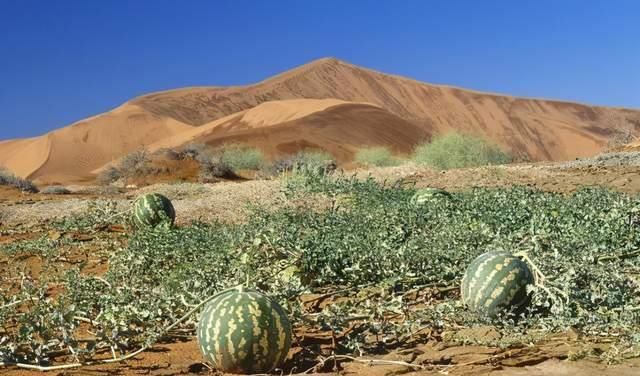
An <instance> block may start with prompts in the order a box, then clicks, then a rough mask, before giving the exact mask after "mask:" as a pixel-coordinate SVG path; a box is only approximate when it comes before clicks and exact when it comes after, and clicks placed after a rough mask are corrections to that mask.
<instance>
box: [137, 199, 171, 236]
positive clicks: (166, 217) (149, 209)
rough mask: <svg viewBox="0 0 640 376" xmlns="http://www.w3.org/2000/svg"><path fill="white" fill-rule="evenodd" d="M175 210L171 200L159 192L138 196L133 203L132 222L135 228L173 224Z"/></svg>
mask: <svg viewBox="0 0 640 376" xmlns="http://www.w3.org/2000/svg"><path fill="white" fill-rule="evenodd" d="M175 219H176V212H175V210H174V208H173V205H172V204H171V201H170V200H169V199H168V198H166V197H165V196H163V195H161V194H159V193H149V194H146V195H143V196H140V197H138V198H137V199H136V201H135V202H134V203H133V216H132V221H133V224H134V225H135V226H136V227H137V228H142V227H156V226H167V227H171V226H173V223H174V221H175Z"/></svg>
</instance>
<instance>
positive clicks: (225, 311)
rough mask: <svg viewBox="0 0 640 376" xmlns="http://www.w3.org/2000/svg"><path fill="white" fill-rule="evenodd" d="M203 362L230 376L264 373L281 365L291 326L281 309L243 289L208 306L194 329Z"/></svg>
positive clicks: (253, 291)
mask: <svg viewBox="0 0 640 376" xmlns="http://www.w3.org/2000/svg"><path fill="white" fill-rule="evenodd" d="M196 334H197V337H198V344H199V345H200V350H201V351H202V355H203V356H204V357H205V359H206V360H207V361H208V362H210V363H211V364H213V365H214V366H215V367H216V368H217V369H219V370H220V371H223V372H229V373H244V374H252V373H267V372H270V371H272V370H273V369H274V368H276V367H277V366H279V365H280V364H282V362H283V361H284V360H285V358H286V357H287V354H288V352H289V348H290V347H291V324H290V323H289V319H288V318H287V315H286V313H285V311H284V310H283V309H282V307H280V305H279V304H278V303H276V302H274V301H272V300H271V299H269V298H268V297H267V296H265V295H264V294H262V293H260V292H258V291H255V290H251V289H244V288H242V287H239V288H234V289H230V290H227V291H225V292H222V293H221V294H220V295H218V296H217V297H215V298H214V299H213V300H212V301H210V302H209V303H207V304H206V305H205V307H204V309H203V311H202V313H201V315H200V319H199V321H198V328H197V333H196Z"/></svg>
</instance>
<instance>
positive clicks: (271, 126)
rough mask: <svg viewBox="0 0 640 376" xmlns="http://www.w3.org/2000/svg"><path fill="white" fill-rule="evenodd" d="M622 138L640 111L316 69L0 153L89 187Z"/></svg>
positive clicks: (325, 63)
mask: <svg viewBox="0 0 640 376" xmlns="http://www.w3.org/2000/svg"><path fill="white" fill-rule="evenodd" d="M381 119H384V121H386V122H387V125H386V127H385V126H383V125H382V124H381V122H382V120H381ZM629 127H631V128H632V130H633V132H634V134H637V133H638V131H640V111H638V110H631V109H622V108H613V107H603V106H591V105H586V104H580V103H573V102H563V101H557V100H544V99H527V98H516V97H512V96H507V95H499V94H493V93H482V92H478V91H472V90H465V89H460V88H456V87H451V86H444V85H432V84H428V83H423V82H419V81H416V80H412V79H409V78H405V77H401V76H396V75H389V74H384V73H380V72H376V71H373V70H370V69H366V68H361V67H358V66H355V65H352V64H349V63H346V62H343V61H340V60H337V59H333V58H325V59H320V60H317V61H314V62H311V63H309V64H305V65H303V66H300V67H297V68H295V69H292V70H290V71H287V72H284V73H281V74H278V75H276V76H273V77H271V78H268V79H265V80H263V81H261V82H258V83H256V84H253V85H246V86H233V87H205V86H203V87H191V88H184V89H176V90H168V91H163V92H157V93H151V94H148V95H144V96H141V97H138V98H135V99H133V100H131V101H129V102H127V103H125V104H123V105H122V106H120V107H118V108H116V109H114V110H112V111H109V112H106V113H104V114H100V115H97V116H93V117H91V118H87V119H84V120H82V121H79V122H77V123H74V124H72V125H70V126H68V127H65V128H61V129H58V130H55V131H53V132H50V133H48V134H46V135H43V136H40V137H35V138H30V139H22V140H10V141H4V142H0V165H3V166H5V167H7V168H9V169H10V170H12V171H14V172H15V173H16V174H18V175H20V176H23V177H29V178H32V179H36V180H38V181H44V182H50V181H56V182H61V183H64V182H71V181H74V182H75V181H88V180H91V179H93V177H94V176H95V173H96V172H97V171H100V169H102V168H104V166H105V165H108V164H109V163H113V162H114V161H117V160H118V159H119V158H121V157H122V156H123V155H125V154H127V153H129V152H131V151H133V150H135V149H138V148H140V147H143V146H144V147H148V148H151V149H156V148H160V147H177V146H180V145H184V144H185V143H188V142H207V143H211V144H218V143H221V142H232V141H235V142H246V143H249V144H251V145H253V146H256V147H258V148H260V149H262V150H263V151H265V153H266V154H267V155H269V156H270V157H277V156H279V155H282V154H283V153H285V152H292V151H295V150H297V149H301V148H305V147H319V148H324V149H325V150H327V151H329V152H332V153H334V154H336V156H337V158H339V159H343V160H347V159H348V158H350V157H351V156H352V155H353V153H354V150H356V149H357V148H359V147H362V146H373V145H385V146H389V147H390V148H392V149H394V150H396V151H397V152H398V153H407V152H408V151H410V149H411V148H413V147H414V146H415V144H417V143H418V142H422V141H425V140H428V139H429V138H430V137H432V136H433V135H434V134H440V133H444V132H448V131H452V130H455V131H460V132H465V133H471V134H475V135H479V136H482V137H485V138H487V139H489V140H491V141H493V142H495V143H497V144H499V145H500V146H502V147H503V148H505V149H507V150H508V151H511V152H513V153H516V154H519V155H521V156H523V157H527V158H530V159H531V160H534V161H540V160H568V159H573V158H576V157H584V156H589V155H593V154H596V153H598V152H601V151H602V150H603V149H604V148H605V147H606V146H607V141H608V140H609V139H610V137H611V136H612V135H614V134H615V133H616V132H617V129H628V128H629ZM394 134H397V135H396V136H394Z"/></svg>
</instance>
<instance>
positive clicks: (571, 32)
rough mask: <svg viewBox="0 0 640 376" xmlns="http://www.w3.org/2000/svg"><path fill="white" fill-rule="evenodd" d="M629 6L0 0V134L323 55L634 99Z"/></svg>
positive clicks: (639, 97) (21, 132)
mask: <svg viewBox="0 0 640 376" xmlns="http://www.w3.org/2000/svg"><path fill="white" fill-rule="evenodd" d="M639 14H640V1H635V0H612V1H604V0H603V1H596V0H582V1H578V0H537V1H506V0H505V1H502V0H500V1H498V0H495V1H489V0H487V1H472V0H469V1H462V0H450V1H435V0H433V1H428V0H413V1H412V0H398V1H392V0H387V1H382V0H378V1H374V0H350V1H346V0H322V1H293V0H291V1H277V0H269V1H260V0H254V1H247V0H228V1H226V0H211V1H195V0H190V1H189V0H184V1H178V0H105V1H88V0H82V1H81V0H73V1H72V0H56V1H50V0H40V1H35V0H0V111H1V117H0V119H2V120H1V121H2V123H0V139H7V138H15V137H25V136H34V135H38V134H42V133H45V132H48V131H50V130H52V129H55V128H59V127H62V126H65V125H68V124H69V123H71V122H74V121H77V120H80V119H82V118H84V117H87V116H91V115H94V114H96V113H100V112H103V111H107V110H109V109H111V108H113V107H116V106H117V105H119V104H121V103H122V102H125V101H127V100H129V99H131V98H133V97H136V96H138V95H141V94H145V93H148V92H152V91H157V90H163V89H171V88H178V87H184V86H202V85H240V84H248V83H252V82H256V81H259V80H262V79H264V78H267V77H268V76H271V75H273V74H276V73H278V72H281V71H284V70H287V69H290V68H293V67H295V66H298V65H301V64H304V63H306V62H309V61H311V60H314V59H317V58H320V57H326V56H333V57H337V58H339V59H343V60H346V61H348V62H351V63H353V64H357V65H362V66H365V67H369V68H373V69H376V70H380V71H383V72H387V73H394V74H399V75H404V76H408V77H411V78H415V79H418V80H421V81H425V82H431V83H441V84H449V85H454V86H460V87H465V88H470V89H476V90H484V91H491V92H498V93H505V94H512V95H519V96H529V97H542V98H553V99H564V100H572V101H579V102H586V103H593V104H602V105H611V106H623V107H632V108H640V18H639V17H638V15H639Z"/></svg>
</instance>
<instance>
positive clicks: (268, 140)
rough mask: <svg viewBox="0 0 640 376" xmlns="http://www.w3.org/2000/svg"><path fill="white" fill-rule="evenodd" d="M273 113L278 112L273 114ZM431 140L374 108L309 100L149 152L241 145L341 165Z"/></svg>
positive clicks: (245, 114) (238, 117) (245, 116)
mask: <svg viewBox="0 0 640 376" xmlns="http://www.w3.org/2000/svg"><path fill="white" fill-rule="evenodd" d="M274 109H277V111H276V112H273V110H274ZM258 114H263V116H260V117H259V116H257V115H258ZM276 120H282V121H280V122H278V123H276V122H275V121H276ZM430 136H431V134H430V132H428V131H427V130H425V129H424V128H422V127H420V126H417V125H415V124H413V123H411V122H409V121H406V120H404V119H402V118H400V117H398V116H396V115H394V114H392V113H390V112H389V111H387V110H385V109H382V108H380V107H377V106H374V105H371V104H366V103H353V102H345V101H338V100H334V101H328V100H317V99H304V100H284V101H274V102H267V103H264V104H260V105H258V106H256V107H254V108H253V109H250V110H247V111H241V112H239V113H237V114H233V115H230V116H226V117H224V118H222V119H219V120H215V121H213V122H211V123H208V124H205V125H203V126H201V127H197V128H193V129H192V130H190V131H187V132H184V133H182V134H180V135H179V136H177V137H172V138H168V139H165V140H161V141H159V142H157V143H155V144H153V145H150V147H149V148H150V150H157V149H160V148H179V147H181V146H183V145H185V144H187V143H206V144H209V145H212V146H216V145H221V144H225V143H242V144H248V145H251V146H254V147H256V148H258V149H260V150H262V151H263V152H264V153H265V154H266V155H267V157H268V158H278V157H282V156H284V155H287V154H292V153H295V152H297V151H299V150H301V149H305V148H313V149H320V150H325V151H327V152H329V153H331V154H332V155H333V156H334V157H336V159H337V160H338V161H339V162H347V161H351V160H352V159H353V155H354V154H355V151H356V150H358V149H359V148H362V147H369V146H380V145H383V146H389V147H390V148H391V149H392V150H393V151H394V152H395V153H399V154H409V153H410V152H411V151H412V150H413V148H414V147H415V146H416V145H417V144H418V143H420V142H423V141H425V140H428V139H429V138H430Z"/></svg>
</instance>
